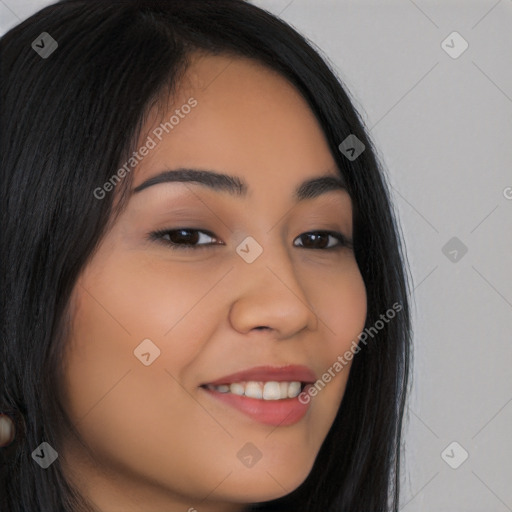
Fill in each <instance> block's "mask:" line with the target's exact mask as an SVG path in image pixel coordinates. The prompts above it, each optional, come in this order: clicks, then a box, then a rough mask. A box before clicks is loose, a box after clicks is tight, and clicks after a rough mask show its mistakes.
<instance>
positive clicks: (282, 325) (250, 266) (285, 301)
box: [229, 247, 318, 339]
mask: <svg viewBox="0 0 512 512" xmlns="http://www.w3.org/2000/svg"><path fill="white" fill-rule="evenodd" d="M238 265H240V266H239V267H238V268H237V275H236V276H234V277H235V279H236V283H237V285H236V298H235V299H234V300H233V303H232V305H231V308H230V313H229V319H230V322H231V325H232V327H233V328H234V329H235V330H237V331H239V332H240V333H243V334H247V333H249V332H250V331H251V330H253V329H255V330H256V329H262V328H266V329H271V330H273V331H275V332H276V337H278V338H279V339H286V338H289V337H292V336H293V335H296V334H297V333H299V332H300V331H302V330H304V329H310V330H312V331H314V330H316V329H317V328H318V317H317V314H316V312H315V311H314V310H313V307H312V306H311V304H310V303H309V302H308V299H307V296H306V295H307V294H306V293H305V291H304V289H303V286H302V285H301V280H300V276H298V275H297V269H295V268H294V267H293V263H292V262H291V261H290V257H289V255H288V254H287V252H286V250H285V249H284V248H283V247H280V248H279V247H278V248H272V249H265V250H264V251H263V253H262V254H261V256H260V257H259V258H257V259H256V260H255V261H254V262H252V263H246V262H245V261H242V260H241V261H239V263H238Z"/></svg>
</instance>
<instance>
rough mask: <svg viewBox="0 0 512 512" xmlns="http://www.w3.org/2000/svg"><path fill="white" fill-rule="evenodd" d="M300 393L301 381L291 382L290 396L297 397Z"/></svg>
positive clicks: (289, 387)
mask: <svg viewBox="0 0 512 512" xmlns="http://www.w3.org/2000/svg"><path fill="white" fill-rule="evenodd" d="M299 393H300V382H290V384H289V386H288V398H295V397H296V396H298V395H299Z"/></svg>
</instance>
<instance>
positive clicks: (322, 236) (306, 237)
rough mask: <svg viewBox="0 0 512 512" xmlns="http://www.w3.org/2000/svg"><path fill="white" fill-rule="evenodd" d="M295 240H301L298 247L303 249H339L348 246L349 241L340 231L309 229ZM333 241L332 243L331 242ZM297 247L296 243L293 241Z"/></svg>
mask: <svg viewBox="0 0 512 512" xmlns="http://www.w3.org/2000/svg"><path fill="white" fill-rule="evenodd" d="M296 240H301V241H302V244H300V245H299V246H298V247H303V248H304V249H326V250H330V249H339V248H343V247H346V246H349V245H350V243H349V241H348V240H347V239H346V238H345V236H344V235H343V234H341V233H337V232H333V231H311V232H309V233H303V234H302V235H300V236H299V237H297V238H296ZM333 242H334V243H333ZM294 245H295V246H296V247H297V245H296V244H295V243H294Z"/></svg>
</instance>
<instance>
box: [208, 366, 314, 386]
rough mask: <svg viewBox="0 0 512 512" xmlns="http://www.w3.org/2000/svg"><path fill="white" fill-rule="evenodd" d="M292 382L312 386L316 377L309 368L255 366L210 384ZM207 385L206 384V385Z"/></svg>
mask: <svg viewBox="0 0 512 512" xmlns="http://www.w3.org/2000/svg"><path fill="white" fill-rule="evenodd" d="M248 381H256V382H259V381H263V382H269V381H274V382H291V381H299V382H305V383H308V384H311V383H313V382H315V381H316V376H315V374H314V373H313V372H312V370H310V369H309V368H308V367H307V366H303V365H286V366H280V367H276V366H255V367H254V368H250V369H248V370H243V371H240V372H236V373H232V374H231V375H226V376H225V377H221V378H219V379H217V380H214V381H211V382H208V383H207V384H211V385H212V386H220V385H221V384H232V383H233V382H248ZM205 384H206V383H205Z"/></svg>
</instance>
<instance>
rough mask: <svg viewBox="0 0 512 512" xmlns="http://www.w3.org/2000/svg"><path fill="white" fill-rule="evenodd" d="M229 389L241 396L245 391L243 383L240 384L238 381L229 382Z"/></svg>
mask: <svg viewBox="0 0 512 512" xmlns="http://www.w3.org/2000/svg"><path fill="white" fill-rule="evenodd" d="M229 390H230V391H231V393H233V394H234V395H240V396H243V394H244V392H245V388H244V385H243V384H240V383H239V382H235V383H233V384H231V386H229Z"/></svg>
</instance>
